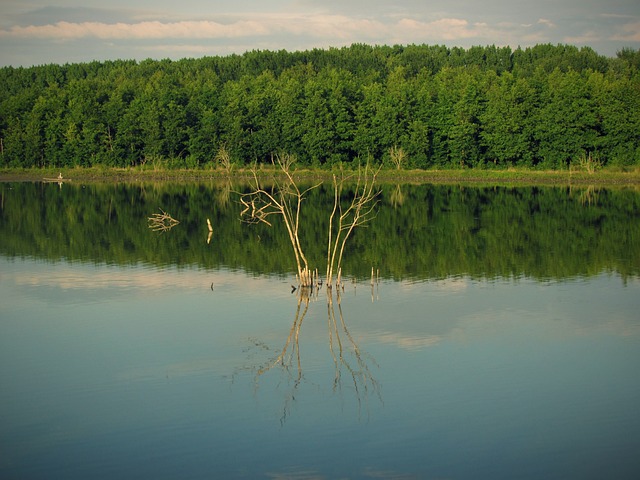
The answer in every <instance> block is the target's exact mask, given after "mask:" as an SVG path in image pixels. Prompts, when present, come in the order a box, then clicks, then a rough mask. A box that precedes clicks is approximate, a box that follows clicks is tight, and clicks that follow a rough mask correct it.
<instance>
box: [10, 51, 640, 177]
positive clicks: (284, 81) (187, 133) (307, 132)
mask: <svg viewBox="0 0 640 480" xmlns="http://www.w3.org/2000/svg"><path fill="white" fill-rule="evenodd" d="M639 59H640V52H638V51H633V50H629V49H626V50H623V51H622V52H620V53H619V54H618V56H617V58H606V57H602V56H599V55H597V54H596V53H595V52H594V51H593V50H592V49H590V48H587V47H584V48H580V49H579V48H577V47H573V46H568V45H557V46H553V45H538V46H535V47H532V48H527V49H520V48H518V49H516V50H512V49H511V48H509V47H503V48H499V47H495V46H487V47H472V48H470V49H468V50H464V49H461V48H447V47H443V46H428V45H408V46H393V47H388V46H376V47H372V46H367V45H362V44H356V45H352V46H351V47H345V48H339V49H338V48H330V49H327V50H321V49H314V50H310V51H301V52H286V51H282V50H281V51H274V52H272V51H251V52H247V53H246V54H244V55H230V56H226V57H204V58H200V59H184V60H179V61H170V60H162V61H154V60H145V61H142V62H134V61H110V62H91V63H86V64H67V65H44V66H39V67H32V68H13V67H5V68H2V69H0V91H2V92H3V96H2V98H1V99H0V140H1V142H0V166H3V167H42V166H47V167H63V166H89V165H106V166H120V167H124V166H137V165H141V166H145V167H146V166H154V167H163V168H198V167H200V168H202V167H207V166H212V165H213V164H214V163H215V162H214V159H215V158H216V154H217V152H218V151H219V150H220V148H221V146H224V148H225V149H227V151H228V153H229V155H230V158H231V159H232V160H233V162H234V163H236V164H249V163H253V162H258V163H270V162H271V159H272V158H273V156H274V155H277V154H278V153H281V152H287V153H290V154H292V155H295V156H296V157H297V158H298V161H299V163H300V164H302V165H313V166H322V165H327V166H331V165H335V164H337V163H349V162H354V161H358V160H361V159H364V158H373V159H374V161H376V162H386V161H389V162H390V161H391V159H390V158H389V152H390V149H391V148H397V149H401V150H402V151H403V152H406V154H407V166H409V167H417V168H429V167H446V168H452V167H455V168H460V167H489V166H491V167H494V166H502V167H510V166H516V165H517V166H526V167H540V168H556V169H557V168H567V167H568V166H570V165H571V164H572V163H573V162H576V161H577V159H578V158H580V157H581V156H583V155H589V154H591V155H592V156H593V157H597V158H598V159H600V161H601V162H602V164H603V165H607V164H615V165H631V164H636V165H637V164H639V163H640V136H639V134H638V132H639V131H640V75H639V68H640V66H639V65H640V60H639Z"/></svg>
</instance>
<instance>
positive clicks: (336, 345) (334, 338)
mask: <svg viewBox="0 0 640 480" xmlns="http://www.w3.org/2000/svg"><path fill="white" fill-rule="evenodd" d="M336 301H337V304H338V314H339V323H338V319H337V318H336V313H335V307H334V303H333V295H332V293H331V291H330V290H327V313H328V322H329V349H330V350H331V355H332V357H333V362H334V365H335V378H334V382H333V388H334V391H335V390H341V389H342V372H343V367H344V369H346V371H347V372H348V373H349V375H350V377H351V383H352V384H353V388H354V391H355V393H356V398H357V400H358V410H360V408H361V407H362V399H363V398H364V399H365V400H366V399H367V398H368V395H369V394H370V393H375V394H376V395H377V396H378V398H380V386H379V384H378V382H377V381H376V380H375V378H373V375H372V374H371V371H370V370H369V367H368V365H367V362H366V361H365V359H364V354H363V352H362V351H361V350H360V347H359V346H358V344H357V343H356V342H355V340H354V339H353V337H352V336H351V333H350V332H349V330H348V329H347V325H346V323H345V321H344V316H343V314H342V304H341V302H340V291H339V290H338V291H337V292H336ZM340 330H342V331H343V333H344V338H345V339H346V342H343V339H342V337H341V333H340ZM374 363H375V362H374ZM376 366H377V364H376Z"/></svg>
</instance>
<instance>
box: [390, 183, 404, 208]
mask: <svg viewBox="0 0 640 480" xmlns="http://www.w3.org/2000/svg"><path fill="white" fill-rule="evenodd" d="M389 201H390V202H391V205H393V207H394V208H398V207H401V206H402V205H403V204H404V193H403V192H402V187H401V186H400V184H398V185H396V188H395V189H394V190H393V191H392V192H391V197H390V199H389Z"/></svg>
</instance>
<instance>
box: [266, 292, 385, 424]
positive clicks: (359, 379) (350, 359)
mask: <svg viewBox="0 0 640 480" xmlns="http://www.w3.org/2000/svg"><path fill="white" fill-rule="evenodd" d="M320 290H322V288H321V287H320V289H317V288H307V287H304V288H302V289H300V290H298V292H297V298H298V302H297V307H296V312H295V315H294V319H293V324H292V326H291V329H290V330H289V335H288V337H287V338H286V340H285V342H284V346H283V347H282V350H281V351H279V353H278V355H277V356H276V357H275V358H273V359H271V360H270V361H269V362H267V363H266V364H264V365H262V366H261V367H259V368H258V369H257V374H256V380H259V378H260V377H261V376H262V375H265V374H267V373H269V372H271V371H272V370H280V371H282V372H284V373H285V374H286V375H287V377H288V380H289V382H288V383H289V385H290V388H291V390H290V394H289V395H288V396H287V398H286V399H285V404H284V410H283V416H282V421H284V420H286V417H287V415H288V411H289V408H290V406H291V403H292V402H293V401H294V400H295V397H296V389H297V388H298V386H299V385H300V383H301V382H302V381H303V378H304V365H303V359H302V355H301V351H300V334H301V330H302V323H303V321H304V319H305V317H306V315H307V313H308V311H309V307H310V303H311V302H315V301H317V300H318V299H319V297H320ZM325 290H326V298H327V327H328V344H329V351H330V355H331V359H332V361H333V365H334V378H333V382H332V390H333V391H334V392H338V393H342V391H343V387H346V388H347V389H349V390H350V391H352V394H353V395H354V396H355V399H356V401H357V405H358V411H359V412H360V413H362V409H363V407H365V406H366V404H367V401H368V398H369V396H370V395H375V396H377V397H378V398H380V389H379V385H378V382H377V381H376V379H375V378H374V376H373V374H372V372H371V370H370V368H369V363H373V364H375V361H374V360H373V359H372V358H371V357H369V356H368V355H367V354H366V353H365V352H363V351H362V350H361V349H360V347H359V346H358V344H357V342H356V341H355V340H354V338H353V336H352V335H351V333H350V332H349V329H348V327H347V323H346V322H345V319H344V314H343V311H342V298H341V293H340V289H339V288H338V289H336V291H335V293H334V292H333V291H332V290H331V289H325ZM323 293H324V292H323ZM323 296H324V295H323ZM336 312H337V313H336ZM345 382H347V384H346V385H345Z"/></svg>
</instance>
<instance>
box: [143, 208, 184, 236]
mask: <svg viewBox="0 0 640 480" xmlns="http://www.w3.org/2000/svg"><path fill="white" fill-rule="evenodd" d="M160 212H162V213H154V214H153V215H151V216H150V217H149V228H150V229H151V230H153V231H154V232H167V231H169V230H171V229H172V228H173V227H175V226H176V225H177V224H179V223H180V222H179V221H178V220H176V219H175V218H173V217H172V216H171V215H170V214H168V213H167V212H165V211H164V210H162V209H160Z"/></svg>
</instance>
